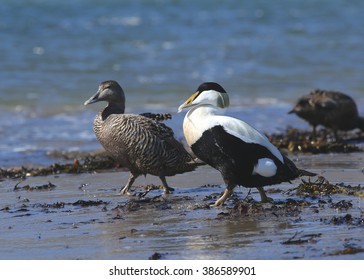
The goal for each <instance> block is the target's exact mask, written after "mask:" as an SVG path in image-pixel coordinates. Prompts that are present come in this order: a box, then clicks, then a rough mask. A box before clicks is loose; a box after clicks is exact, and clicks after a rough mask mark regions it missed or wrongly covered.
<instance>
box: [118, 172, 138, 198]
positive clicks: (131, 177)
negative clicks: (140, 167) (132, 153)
mask: <svg viewBox="0 0 364 280" xmlns="http://www.w3.org/2000/svg"><path fill="white" fill-rule="evenodd" d="M138 176H139V174H138V175H135V174H133V173H131V172H130V173H129V179H128V182H127V183H126V185H125V187H124V188H121V189H120V194H121V195H125V194H130V193H129V189H130V187H131V186H132V185H133V183H134V181H135V179H136V178H137V177H138Z"/></svg>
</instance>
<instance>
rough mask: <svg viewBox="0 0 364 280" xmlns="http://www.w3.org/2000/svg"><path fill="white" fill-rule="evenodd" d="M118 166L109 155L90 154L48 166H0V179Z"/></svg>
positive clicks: (105, 168)
mask: <svg viewBox="0 0 364 280" xmlns="http://www.w3.org/2000/svg"><path fill="white" fill-rule="evenodd" d="M115 167H117V163H116V162H115V161H114V160H113V159H112V158H111V157H109V156H107V155H103V154H102V155H89V156H86V157H84V158H82V159H74V160H73V162H72V163H67V164H59V163H54V164H51V165H49V166H46V167H37V168H34V167H24V166H21V167H13V168H7V169H2V168H0V180H4V179H22V180H24V179H26V177H29V176H46V175H56V174H62V173H68V174H77V173H86V172H92V171H98V170H107V169H112V168H115Z"/></svg>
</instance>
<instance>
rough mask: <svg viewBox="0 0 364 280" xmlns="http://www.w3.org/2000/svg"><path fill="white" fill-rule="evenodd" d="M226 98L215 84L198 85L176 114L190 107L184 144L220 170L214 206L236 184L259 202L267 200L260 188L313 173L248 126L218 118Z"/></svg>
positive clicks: (228, 119)
mask: <svg viewBox="0 0 364 280" xmlns="http://www.w3.org/2000/svg"><path fill="white" fill-rule="evenodd" d="M228 106H229V96H228V94H227V93H226V91H225V90H224V89H223V88H222V87H221V86H220V85H219V84H217V83H214V82H207V83H203V84H201V85H200V86H199V87H198V89H197V91H196V92H195V93H194V94H192V95H191V96H190V97H189V98H188V99H187V101H186V102H185V103H183V104H182V105H181V106H180V107H179V108H178V111H179V112H180V111H181V110H182V109H184V108H191V109H190V110H189V111H188V112H187V114H186V116H185V118H184V121H183V132H184V135H185V138H186V141H187V143H188V145H189V146H190V147H191V150H192V151H193V152H194V153H195V154H196V156H197V157H198V158H200V159H201V160H202V161H204V162H206V163H207V164H208V165H210V166H212V167H214V168H216V169H217V170H218V171H220V173H221V175H222V177H223V179H224V182H225V184H226V189H225V191H224V194H223V195H222V196H221V197H220V198H219V199H218V200H217V201H216V202H215V203H214V206H219V205H222V204H223V203H224V202H225V200H226V199H227V198H228V197H229V196H230V195H231V194H232V192H233V189H234V188H235V187H236V186H237V185H241V186H244V187H247V188H257V189H258V191H259V193H260V197H261V200H262V202H268V201H269V200H270V199H269V198H268V197H267V196H266V194H265V191H264V189H263V186H267V185H273V184H278V183H281V182H287V181H288V182H289V181H290V180H293V179H295V178H297V177H300V176H303V175H307V176H314V175H316V174H314V173H311V172H308V171H305V170H301V169H298V168H297V167H296V166H295V165H294V163H293V162H292V161H291V160H289V159H288V158H287V157H285V156H284V155H283V154H281V153H280V152H279V150H278V149H277V148H276V147H275V146H273V144H272V143H270V142H269V140H268V139H267V137H266V136H264V135H263V134H262V133H260V132H259V131H257V130H256V129H254V128H253V127H252V126H250V125H249V124H247V123H245V122H243V121H241V120H238V119H235V118H232V117H228V116H224V115H222V110H221V109H223V108H226V107H228Z"/></svg>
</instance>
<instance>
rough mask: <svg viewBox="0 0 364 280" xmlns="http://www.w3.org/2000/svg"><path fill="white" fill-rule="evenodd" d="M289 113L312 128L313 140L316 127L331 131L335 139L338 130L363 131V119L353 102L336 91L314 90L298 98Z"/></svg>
mask: <svg viewBox="0 0 364 280" xmlns="http://www.w3.org/2000/svg"><path fill="white" fill-rule="evenodd" d="M289 113H290V114H292V113H294V114H296V115H297V116H298V117H300V118H302V119H304V120H306V121H307V122H308V123H309V124H310V125H311V126H312V127H313V130H312V134H313V138H314V139H315V138H316V127H317V126H318V125H322V126H325V127H327V128H330V129H332V130H333V131H334V134H335V138H336V139H338V137H337V132H338V130H344V131H348V130H352V129H355V128H359V129H361V130H364V118H363V117H360V116H359V114H358V109H357V106H356V104H355V101H354V100H353V99H352V98H351V97H350V96H348V95H346V94H344V93H342V92H338V91H328V90H320V89H316V90H314V91H312V92H310V93H309V94H306V95H304V96H302V97H301V98H299V99H298V101H297V103H296V105H295V106H294V108H293V109H292V110H291V111H290V112H289Z"/></svg>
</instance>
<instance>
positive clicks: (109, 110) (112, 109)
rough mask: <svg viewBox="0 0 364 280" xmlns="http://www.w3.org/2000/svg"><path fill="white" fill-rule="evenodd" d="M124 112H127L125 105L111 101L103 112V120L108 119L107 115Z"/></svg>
mask: <svg viewBox="0 0 364 280" xmlns="http://www.w3.org/2000/svg"><path fill="white" fill-rule="evenodd" d="M124 112H125V105H123V104H115V103H109V104H108V105H107V106H106V107H105V109H104V110H103V111H102V113H101V116H102V120H103V121H104V120H106V119H107V117H108V116H110V115H112V114H124Z"/></svg>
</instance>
